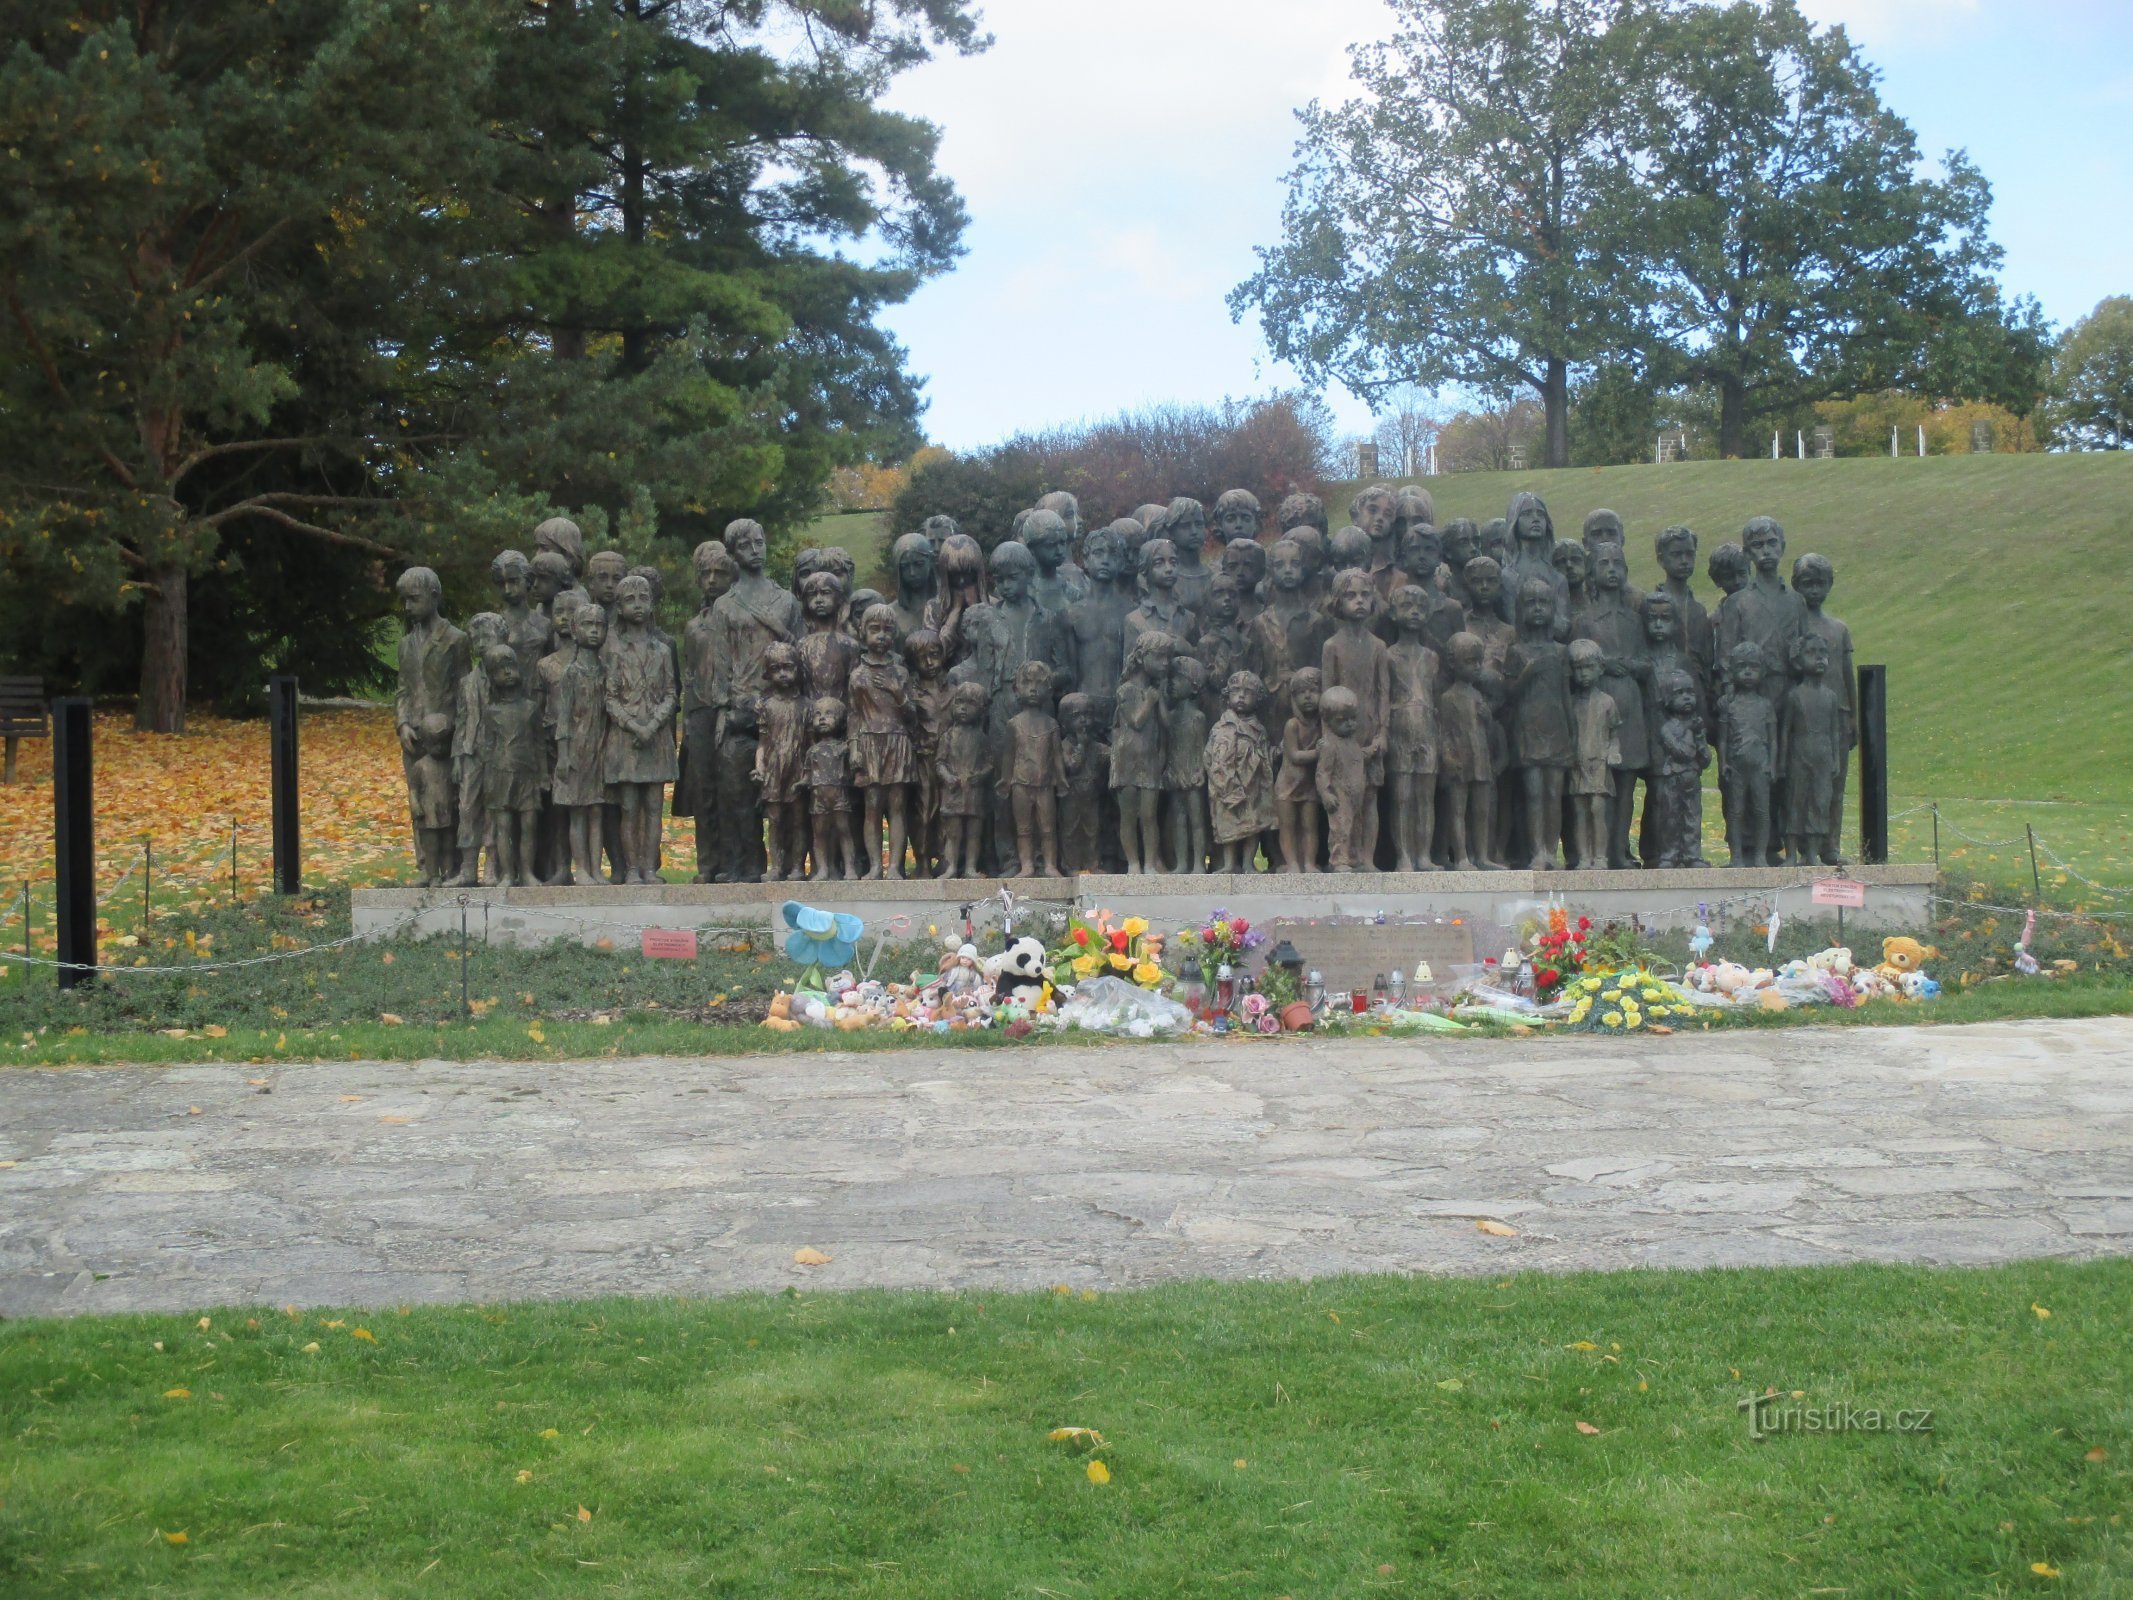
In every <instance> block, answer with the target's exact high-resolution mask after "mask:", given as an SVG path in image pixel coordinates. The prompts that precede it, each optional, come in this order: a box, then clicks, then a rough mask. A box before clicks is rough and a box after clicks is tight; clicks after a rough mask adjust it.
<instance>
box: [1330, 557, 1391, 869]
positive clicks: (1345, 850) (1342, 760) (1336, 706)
mask: <svg viewBox="0 0 2133 1600" xmlns="http://www.w3.org/2000/svg"><path fill="white" fill-rule="evenodd" d="M1348 570H1350V571H1356V570H1358V569H1354V568H1350V569H1348ZM1363 576H1364V578H1365V581H1368V575H1367V574H1364V575H1363ZM1318 714H1319V724H1320V727H1319V735H1318V762H1317V767H1316V780H1317V784H1318V803H1319V804H1320V805H1321V806H1323V807H1324V808H1325V812H1326V869H1327V870H1328V871H1329V872H1362V871H1367V870H1369V868H1370V866H1371V864H1372V863H1371V856H1372V853H1373V852H1374V850H1375V849H1376V845H1377V841H1376V840H1375V839H1373V838H1371V837H1369V836H1368V835H1367V834H1366V832H1365V831H1364V830H1365V824H1366V822H1367V821H1368V820H1369V818H1370V813H1371V811H1372V810H1373V809H1374V808H1373V807H1372V806H1371V805H1370V801H1371V800H1372V798H1373V796H1372V793H1371V783H1370V753H1369V746H1368V745H1367V743H1366V742H1365V741H1364V738H1363V731H1362V730H1363V708H1362V702H1361V700H1360V699H1359V698H1358V697H1357V695H1356V693H1355V691H1354V690H1353V689H1341V688H1333V689H1328V690H1327V691H1326V692H1325V694H1324V695H1323V696H1322V697H1321V698H1320V701H1319V713H1318Z"/></svg>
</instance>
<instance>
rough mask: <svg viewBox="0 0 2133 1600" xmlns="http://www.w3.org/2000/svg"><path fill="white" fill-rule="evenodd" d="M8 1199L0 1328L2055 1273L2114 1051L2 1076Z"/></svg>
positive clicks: (2078, 1228)
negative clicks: (1204, 1282)
mask: <svg viewBox="0 0 2133 1600" xmlns="http://www.w3.org/2000/svg"><path fill="white" fill-rule="evenodd" d="M255 1080H264V1081H255ZM0 1163H11V1164H8V1165H0V1314H5V1315H8V1316H24V1315H34V1314H39V1313H71V1312H82V1311H108V1310H124V1309H170V1310H177V1309H190V1308H192V1307H205V1306H215V1305H229V1304H235V1303H245V1302H270V1303H274V1304H281V1303H284V1302H299V1303H305V1304H324V1303H334V1304H356V1305H364V1304H398V1303H407V1302H414V1301H438V1300H504V1299H520V1298H550V1297H557V1296H566V1295H588V1294H601V1293H624V1294H711V1293H719V1292H724V1291H732V1290H741V1289H766V1288H768V1289H775V1288H782V1287H783V1286H785V1285H786V1284H789V1283H804V1284H809V1285H814V1286H817V1287H823V1288H844V1287H854V1286H859V1285H892V1286H902V1287H916V1286H925V1287H940V1288H948V1287H975V1286H1006V1287H1036V1286H1044V1285H1050V1284H1054V1283H1068V1284H1071V1285H1073V1286H1075V1287H1076V1288H1082V1287H1093V1288H1117V1287H1123V1286H1126V1285H1130V1284H1136V1283H1146V1282H1150V1281H1153V1280H1157V1279H1162V1278H1174V1277H1182V1276H1214V1277H1231V1278H1236V1277H1292V1276H1307V1275H1315V1274H1320V1273H1329V1272H1375V1271H1396V1272H1497V1271H1504V1270H1510V1269H1530V1268H1541V1269H1547V1270H1569V1269H1576V1268H1588V1267H1636V1266H1663V1267H1705V1266H1763V1265H1777V1264H1797V1263H1826V1262H1840V1261H1861V1260H1864V1261H1919V1262H1935V1263H1956V1264H1968V1263H1983V1262H1992V1261H2004V1260H2009V1259H2014V1258H2019V1257H2030V1256H2065V1257H2087V1256H2099V1255H2107V1254H2121V1253H2126V1252H2128V1251H2133V1022H2128V1021H2126V1020H2124V1019H2097V1020H2084V1021H2068V1022H2028V1023H1992V1024H1983V1025H1978V1026H1971V1027H1946V1028H1936V1027H1919V1028H1856V1027H1855V1028H1842V1029H1836V1028H1832V1029H1787V1030H1773V1031H1768V1032H1738V1033H1732V1032H1729V1033H1722V1034H1708V1035H1707V1034H1698V1035H1693V1036H1692V1035H1680V1036H1676V1037H1673V1038H1668V1039H1644V1040H1606V1039H1591V1038H1552V1039H1539V1038H1537V1039H1533V1040H1519V1041H1506V1040H1453V1041H1436V1040H1432V1041H1428V1042H1408V1041H1395V1040H1390V1039H1376V1040H1359V1041H1344V1042H1334V1041H1318V1042H1306V1041H1296V1040H1290V1041H1273V1042H1266V1043H1259V1042H1252V1043H1244V1042H1239V1043H1213V1042H1210V1043H1204V1044H1190V1045H1182V1046H1165V1045H1154V1044H1140V1045H1135V1046H1131V1047H1124V1046H1118V1047H1102V1048H1088V1049H1044V1048H1034V1047H1033V1048H1030V1049H1027V1050H990V1051H967V1050H961V1051H947V1050H913V1051H909V1052H894V1053H890V1052H878V1053H868V1054H864V1055H776V1056H758V1057H741V1058H718V1059H711V1060H702V1061H678V1060H597V1061H583V1062H543V1063H496V1062H489V1063H446V1062H424V1063H412V1064H389V1063H379V1062H346V1063H332V1064H323V1065H304V1066H270V1067H261V1066H243V1065H233V1066H191V1067H177V1068H145V1067H122V1068H77V1069H70V1070H59V1071H45V1070H32V1069H9V1070H7V1071H6V1072H5V1073H4V1075H0ZM1484 1222H1487V1223H1489V1224H1491V1225H1492V1227H1500V1228H1508V1229H1513V1230H1516V1231H1515V1233H1511V1234H1504V1233H1501V1232H1493V1231H1490V1230H1488V1229H1484V1228H1483V1227H1482V1226H1481V1224H1482V1223H1484ZM802 1248H812V1249H814V1250H817V1251H821V1252H823V1253H825V1254H827V1255H829V1256H831V1257H832V1258H833V1259H832V1260H831V1261H830V1262H829V1264H827V1265H824V1266H816V1267H802V1266H798V1265H796V1264H795V1263H794V1260H793V1254H794V1252H795V1251H796V1250H799V1249H802Z"/></svg>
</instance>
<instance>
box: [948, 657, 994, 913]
mask: <svg viewBox="0 0 2133 1600" xmlns="http://www.w3.org/2000/svg"><path fill="white" fill-rule="evenodd" d="M988 701H989V697H988V696H987V694H986V692H985V685H983V684H982V683H977V682H974V681H965V682H962V683H958V684H956V685H955V687H954V688H953V689H951V690H950V691H949V694H948V730H947V732H946V733H945V734H944V735H942V738H941V746H940V754H939V755H938V756H937V757H936V758H935V760H934V767H935V770H936V772H937V773H938V775H939V776H938V787H939V791H940V807H941V812H940V826H941V876H942V877H944V878H960V877H965V876H971V875H974V874H975V873H976V872H977V867H978V848H979V846H980V844H981V843H982V842H983V834H984V829H985V817H986V814H987V812H988V811H990V810H991V790H992V742H991V740H990V738H989V737H988V735H987V732H986V727H985V713H986V709H987V705H988Z"/></svg>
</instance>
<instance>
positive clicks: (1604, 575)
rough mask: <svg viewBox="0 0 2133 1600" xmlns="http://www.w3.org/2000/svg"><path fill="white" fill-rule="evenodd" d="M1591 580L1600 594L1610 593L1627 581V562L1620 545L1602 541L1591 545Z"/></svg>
mask: <svg viewBox="0 0 2133 1600" xmlns="http://www.w3.org/2000/svg"><path fill="white" fill-rule="evenodd" d="M1592 581H1593V583H1594V585H1595V586H1596V587H1598V589H1599V590H1600V592H1601V593H1602V594H1612V593H1614V592H1616V591H1617V590H1619V589H1620V588H1621V587H1622V585H1623V584H1625V583H1627V582H1628V581H1629V562H1628V561H1627V560H1626V559H1624V557H1623V555H1622V547H1621V546H1620V545H1618V544H1607V543H1605V542H1604V541H1603V542H1602V543H1599V544H1596V545H1594V546H1593V547H1592Z"/></svg>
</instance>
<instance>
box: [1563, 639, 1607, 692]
mask: <svg viewBox="0 0 2133 1600" xmlns="http://www.w3.org/2000/svg"><path fill="white" fill-rule="evenodd" d="M1600 655H1601V652H1600V647H1599V646H1598V645H1597V644H1594V643H1593V642H1592V640H1590V639H1573V640H1571V641H1570V682H1571V684H1572V686H1573V687H1575V688H1579V689H1590V688H1591V687H1593V685H1595V684H1597V683H1598V682H1599V681H1600Z"/></svg>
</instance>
